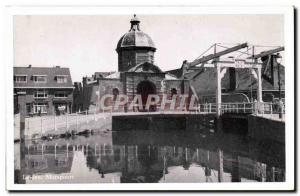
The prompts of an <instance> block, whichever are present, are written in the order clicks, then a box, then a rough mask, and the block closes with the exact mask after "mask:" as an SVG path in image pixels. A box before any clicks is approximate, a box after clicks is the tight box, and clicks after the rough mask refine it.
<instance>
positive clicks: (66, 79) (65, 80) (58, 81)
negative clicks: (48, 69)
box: [56, 76, 68, 83]
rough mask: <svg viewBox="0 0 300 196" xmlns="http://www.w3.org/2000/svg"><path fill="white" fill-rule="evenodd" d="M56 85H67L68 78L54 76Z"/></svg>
mask: <svg viewBox="0 0 300 196" xmlns="http://www.w3.org/2000/svg"><path fill="white" fill-rule="evenodd" d="M56 81H57V83H67V82H68V78H67V76H56Z"/></svg>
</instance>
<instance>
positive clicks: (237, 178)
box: [15, 131, 285, 183]
mask: <svg viewBox="0 0 300 196" xmlns="http://www.w3.org/2000/svg"><path fill="white" fill-rule="evenodd" d="M16 145H19V144H16ZM16 149H23V151H24V152H23V154H24V156H22V157H21V161H20V162H18V161H16V162H15V168H16V172H15V173H16V177H15V178H16V180H15V181H16V183H137V182H138V183H143V182H150V183H151V182H161V183H167V182H245V181H267V182H277V181H284V180H285V164H284V159H285V158H284V157H285V153H284V152H285V149H284V144H279V143H274V142H272V141H263V142H257V141H252V140H249V139H247V138H244V137H242V136H237V135H230V134H223V135H222V134H213V133H205V134H204V133H197V132H174V131H173V132H166V131H163V132H152V131H146V132H144V131H130V132H125V131H124V132H113V133H108V134H107V135H105V136H103V135H94V136H92V137H77V138H73V139H69V140H65V139H58V140H53V141H36V142H35V143H32V142H26V143H25V144H23V148H22V145H21V148H20V147H18V146H16ZM15 154H16V160H18V157H20V154H22V153H18V152H17V151H16V152H15Z"/></svg>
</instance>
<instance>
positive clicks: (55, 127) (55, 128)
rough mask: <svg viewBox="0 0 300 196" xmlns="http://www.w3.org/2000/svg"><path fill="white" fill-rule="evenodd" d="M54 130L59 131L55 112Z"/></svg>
mask: <svg viewBox="0 0 300 196" xmlns="http://www.w3.org/2000/svg"><path fill="white" fill-rule="evenodd" d="M54 131H57V126H56V115H55V114H54Z"/></svg>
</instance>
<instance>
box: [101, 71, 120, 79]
mask: <svg viewBox="0 0 300 196" xmlns="http://www.w3.org/2000/svg"><path fill="white" fill-rule="evenodd" d="M105 78H120V72H115V73H112V74H110V75H108V76H106V77H105Z"/></svg>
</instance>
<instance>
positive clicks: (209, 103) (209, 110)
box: [209, 103, 211, 113]
mask: <svg viewBox="0 0 300 196" xmlns="http://www.w3.org/2000/svg"><path fill="white" fill-rule="evenodd" d="M209 113H211V103H209Z"/></svg>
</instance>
